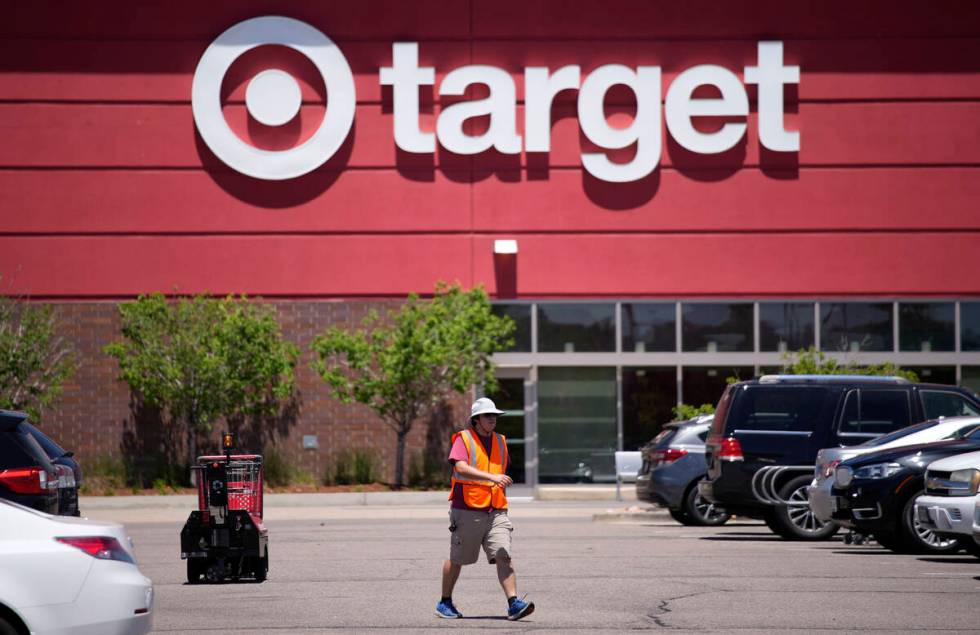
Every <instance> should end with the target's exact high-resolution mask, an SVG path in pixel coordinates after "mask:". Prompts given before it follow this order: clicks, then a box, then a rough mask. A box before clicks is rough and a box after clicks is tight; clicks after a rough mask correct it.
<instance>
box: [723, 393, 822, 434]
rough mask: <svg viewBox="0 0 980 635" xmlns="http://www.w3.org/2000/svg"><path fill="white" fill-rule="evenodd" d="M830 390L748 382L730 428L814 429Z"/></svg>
mask: <svg viewBox="0 0 980 635" xmlns="http://www.w3.org/2000/svg"><path fill="white" fill-rule="evenodd" d="M828 395H829V390H828V389H827V388H824V387H818V386H805V387H800V386H749V387H748V388H746V389H745V390H744V391H743V392H742V394H740V395H739V396H738V398H737V399H736V400H735V403H734V404H732V413H731V414H730V415H729V422H728V424H727V427H728V429H729V430H737V429H748V430H767V431H773V432H781V431H812V430H813V428H814V425H815V422H816V421H817V420H818V417H819V416H820V413H821V410H822V409H823V406H824V404H825V401H826V398H827V396H828Z"/></svg>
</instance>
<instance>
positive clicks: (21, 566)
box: [0, 500, 153, 635]
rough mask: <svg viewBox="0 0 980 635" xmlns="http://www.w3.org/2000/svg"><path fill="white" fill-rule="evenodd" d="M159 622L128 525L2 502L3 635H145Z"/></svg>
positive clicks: (0, 591) (0, 610)
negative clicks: (128, 534) (135, 553)
mask: <svg viewBox="0 0 980 635" xmlns="http://www.w3.org/2000/svg"><path fill="white" fill-rule="evenodd" d="M152 617H153V583H152V582H151V581H150V579H149V578H147V577H146V576H144V575H143V574H142V573H141V572H140V570H139V568H138V567H137V566H136V558H135V555H134V554H133V548H132V544H131V542H130V540H129V537H128V536H126V533H125V528H124V527H123V526H122V525H119V524H115V523H103V522H97V521H92V520H86V519H84V518H75V517H70V516H50V515H48V514H44V513H42V512H38V511H35V510H33V509H29V508H27V507H24V506H22V505H18V504H16V503H11V502H9V501H5V500H0V633H18V634H19V633H28V632H30V633H36V634H48V633H51V634H54V633H57V634H64V635H68V634H69V633H71V634H72V635H90V634H91V635H116V634H119V635H124V634H125V635H130V634H132V635H141V634H142V633H146V632H148V631H149V630H150V628H151V626H152Z"/></svg>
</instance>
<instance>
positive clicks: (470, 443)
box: [449, 428, 510, 509]
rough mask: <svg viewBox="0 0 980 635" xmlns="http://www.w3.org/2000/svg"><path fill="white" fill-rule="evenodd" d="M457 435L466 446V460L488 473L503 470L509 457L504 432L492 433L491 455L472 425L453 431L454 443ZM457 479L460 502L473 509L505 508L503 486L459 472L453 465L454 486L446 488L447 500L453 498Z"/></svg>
mask: <svg viewBox="0 0 980 635" xmlns="http://www.w3.org/2000/svg"><path fill="white" fill-rule="evenodd" d="M458 437H462V438H463V444H464V445H465V446H466V452H467V454H468V455H469V458H468V459H467V461H466V462H467V463H468V464H470V465H472V466H473V467H475V468H476V469H478V470H483V471H484V472H490V473H491V474H503V473H504V472H505V471H506V469H507V464H508V463H509V461H510V455H509V454H508V453H507V439H506V438H504V435H502V434H497V433H496V432H494V433H493V442H492V443H491V449H490V456H487V450H486V448H485V447H483V443H481V442H480V440H479V439H477V438H476V433H475V432H473V430H472V429H470V428H467V429H466V430H461V431H459V432H457V433H456V434H454V435H453V440H452V443H453V445H455V443H456V439H457V438H458ZM457 483H459V484H460V485H461V486H462V490H463V502H464V503H466V505H467V506H469V507H473V508H475V509H483V508H486V507H492V508H494V509H507V496H506V495H505V494H504V488H503V487H500V486H499V485H496V484H495V483H493V482H491V481H485V480H483V479H473V478H471V477H469V476H463V475H462V474H458V473H457V472H456V468H455V467H454V468H453V488H452V490H451V491H450V492H449V500H452V499H453V494H454V493H455V492H456V484H457Z"/></svg>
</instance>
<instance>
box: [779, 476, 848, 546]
mask: <svg viewBox="0 0 980 635" xmlns="http://www.w3.org/2000/svg"><path fill="white" fill-rule="evenodd" d="M812 480H813V477H811V476H809V475H806V476H797V477H796V478H794V479H791V480H789V481H788V482H787V483H786V484H785V485H783V486H782V487H781V488H779V497H780V498H781V499H783V500H786V501H790V504H789V505H776V506H775V507H774V508H773V513H772V514H771V515H767V516H766V524H767V525H768V526H769V528H770V529H772V530H773V532H774V533H775V534H777V535H779V536H782V537H783V538H786V539H787V540H827V539H829V538H830V537H831V536H833V535H834V534H836V533H837V530H838V529H840V527H839V526H838V525H837V524H836V523H823V522H820V520H819V519H818V518H817V517H816V516H815V515H814V514H813V511H811V510H810V506H809V505H808V504H807V499H808V495H807V493H806V488H807V486H808V485H809V484H810V482H811V481H812Z"/></svg>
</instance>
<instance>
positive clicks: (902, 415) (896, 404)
mask: <svg viewBox="0 0 980 635" xmlns="http://www.w3.org/2000/svg"><path fill="white" fill-rule="evenodd" d="M909 423H911V411H910V409H909V397H908V393H907V392H906V391H904V390H874V389H862V390H853V391H851V392H850V393H849V394H848V395H847V401H846V403H845V407H844V417H843V420H842V421H841V425H840V432H841V434H884V433H886V432H891V431H892V430H896V429H898V428H904V427H905V426H907V425H909Z"/></svg>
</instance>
